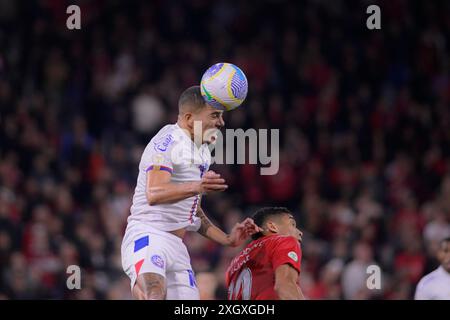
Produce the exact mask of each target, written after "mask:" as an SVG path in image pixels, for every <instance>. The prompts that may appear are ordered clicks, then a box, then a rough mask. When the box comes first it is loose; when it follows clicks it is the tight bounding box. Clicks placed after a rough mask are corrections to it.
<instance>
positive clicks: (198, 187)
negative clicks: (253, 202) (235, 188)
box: [146, 170, 228, 205]
mask: <svg viewBox="0 0 450 320" xmlns="http://www.w3.org/2000/svg"><path fill="white" fill-rule="evenodd" d="M170 176H171V174H170V172H167V171H165V170H149V171H148V172H147V183H146V195H147V201H148V203H149V204H150V205H155V204H164V203H174V202H177V201H180V200H183V199H186V198H189V197H192V196H195V195H197V194H202V193H208V192H221V191H224V190H225V189H226V188H227V187H228V186H227V185H226V184H225V180H224V179H222V178H221V177H220V174H217V173H215V172H214V171H208V172H207V173H205V174H204V175H203V177H202V180H200V181H192V182H184V183H171V182H170Z"/></svg>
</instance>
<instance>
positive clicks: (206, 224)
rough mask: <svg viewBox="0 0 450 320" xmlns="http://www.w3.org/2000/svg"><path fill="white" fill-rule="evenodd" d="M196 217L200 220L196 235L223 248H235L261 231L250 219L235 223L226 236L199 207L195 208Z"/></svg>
mask: <svg viewBox="0 0 450 320" xmlns="http://www.w3.org/2000/svg"><path fill="white" fill-rule="evenodd" d="M197 216H198V217H199V218H200V219H201V225H200V229H199V230H198V233H200V234H201V235H202V236H204V237H206V238H208V239H210V240H213V241H215V242H218V243H220V244H222V245H224V246H231V247H236V246H238V245H240V244H241V243H242V242H244V241H245V240H246V239H247V238H248V237H250V236H251V235H252V234H254V233H256V232H259V231H260V230H261V229H260V228H259V227H258V226H257V225H256V224H255V223H254V222H253V220H252V219H250V218H247V219H245V220H244V221H243V222H241V223H237V224H236V225H235V226H234V227H233V229H232V230H231V232H230V234H226V233H225V232H223V231H222V230H221V229H220V228H218V227H217V226H215V225H214V224H213V223H212V222H211V220H209V218H208V217H207V216H206V214H205V212H204V211H203V210H202V208H201V207H200V206H199V207H198V208H197Z"/></svg>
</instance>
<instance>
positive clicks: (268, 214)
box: [252, 207, 303, 241]
mask: <svg viewBox="0 0 450 320" xmlns="http://www.w3.org/2000/svg"><path fill="white" fill-rule="evenodd" d="M252 219H253V221H254V222H255V223H256V225H257V226H259V227H261V228H262V229H263V230H264V231H262V232H258V233H255V234H254V235H252V238H253V239H258V238H260V237H262V236H265V235H271V234H279V235H285V236H293V237H295V238H296V239H298V240H299V241H301V240H302V235H303V233H302V232H301V231H300V230H299V229H298V228H297V225H296V222H295V219H294V216H293V215H292V212H291V211H289V209H287V208H284V207H265V208H261V209H259V210H258V211H256V212H255V214H254V215H253V217H252Z"/></svg>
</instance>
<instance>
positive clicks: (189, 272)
mask: <svg viewBox="0 0 450 320" xmlns="http://www.w3.org/2000/svg"><path fill="white" fill-rule="evenodd" d="M187 272H188V274H189V285H190V286H191V287H195V286H196V283H195V276H194V272H193V271H192V270H188V271H187Z"/></svg>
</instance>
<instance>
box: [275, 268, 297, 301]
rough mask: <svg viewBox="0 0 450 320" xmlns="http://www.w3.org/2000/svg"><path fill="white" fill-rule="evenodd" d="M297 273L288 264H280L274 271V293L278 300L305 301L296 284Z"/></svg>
mask: <svg viewBox="0 0 450 320" xmlns="http://www.w3.org/2000/svg"><path fill="white" fill-rule="evenodd" d="M298 276H299V274H298V271H297V270H295V269H294V268H293V267H292V266H291V265H289V264H282V265H281V266H279V267H278V268H277V269H276V270H275V287H274V289H275V292H276V293H277V295H278V298H279V299H280V300H303V299H305V298H304V296H303V294H302V291H301V290H300V287H299V286H298V285H297V282H298Z"/></svg>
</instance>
